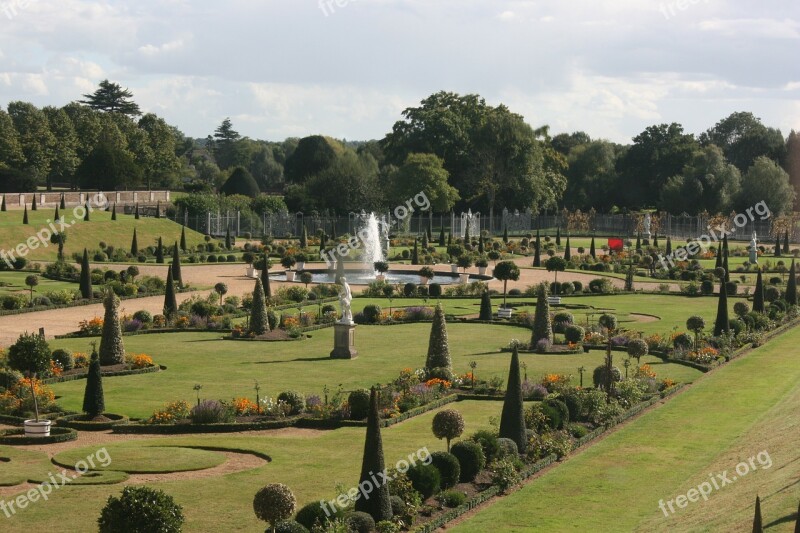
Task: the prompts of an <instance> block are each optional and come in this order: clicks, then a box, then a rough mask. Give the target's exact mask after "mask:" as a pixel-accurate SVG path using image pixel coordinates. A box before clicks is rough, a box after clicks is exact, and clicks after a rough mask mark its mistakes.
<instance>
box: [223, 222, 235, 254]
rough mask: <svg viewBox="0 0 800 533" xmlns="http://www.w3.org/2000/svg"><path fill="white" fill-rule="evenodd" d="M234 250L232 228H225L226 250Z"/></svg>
mask: <svg viewBox="0 0 800 533" xmlns="http://www.w3.org/2000/svg"><path fill="white" fill-rule="evenodd" d="M232 248H233V241H231V227H230V226H228V227H227V228H225V249H226V250H230V249H232Z"/></svg>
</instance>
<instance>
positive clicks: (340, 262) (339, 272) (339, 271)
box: [336, 257, 344, 283]
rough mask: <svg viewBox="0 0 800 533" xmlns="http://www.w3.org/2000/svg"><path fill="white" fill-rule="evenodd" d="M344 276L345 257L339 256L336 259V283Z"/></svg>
mask: <svg viewBox="0 0 800 533" xmlns="http://www.w3.org/2000/svg"><path fill="white" fill-rule="evenodd" d="M343 277H344V257H339V258H338V259H337V260H336V283H339V280H340V279H342V278H343Z"/></svg>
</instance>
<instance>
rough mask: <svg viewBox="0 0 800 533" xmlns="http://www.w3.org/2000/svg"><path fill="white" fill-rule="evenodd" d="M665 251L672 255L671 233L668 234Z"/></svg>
mask: <svg viewBox="0 0 800 533" xmlns="http://www.w3.org/2000/svg"><path fill="white" fill-rule="evenodd" d="M665 251H666V253H667V257H669V256H670V255H672V239H670V237H669V235H667V246H666V249H665Z"/></svg>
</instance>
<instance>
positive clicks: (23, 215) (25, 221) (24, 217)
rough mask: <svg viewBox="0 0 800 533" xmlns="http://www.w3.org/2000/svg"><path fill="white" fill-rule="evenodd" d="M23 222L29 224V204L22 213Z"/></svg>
mask: <svg viewBox="0 0 800 533" xmlns="http://www.w3.org/2000/svg"><path fill="white" fill-rule="evenodd" d="M22 223H23V224H27V223H28V206H27V205H25V212H23V213H22Z"/></svg>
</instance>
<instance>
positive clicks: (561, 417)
mask: <svg viewBox="0 0 800 533" xmlns="http://www.w3.org/2000/svg"><path fill="white" fill-rule="evenodd" d="M542 405H545V406H549V407H552V408H553V409H555V410H556V411H558V421H557V423H556V424H555V425H554V427H553V429H564V428H565V427H567V425H569V408H568V407H567V404H565V403H564V402H562V401H561V400H545V401H544V403H543V404H542Z"/></svg>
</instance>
